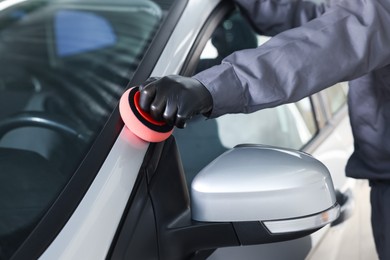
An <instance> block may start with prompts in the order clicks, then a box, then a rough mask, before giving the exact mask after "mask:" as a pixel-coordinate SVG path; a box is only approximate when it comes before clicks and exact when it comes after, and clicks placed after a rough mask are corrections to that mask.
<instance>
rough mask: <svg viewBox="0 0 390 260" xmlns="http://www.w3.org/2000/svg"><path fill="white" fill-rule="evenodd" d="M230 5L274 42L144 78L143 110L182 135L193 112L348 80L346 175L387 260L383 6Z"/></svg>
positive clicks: (388, 126)
mask: <svg viewBox="0 0 390 260" xmlns="http://www.w3.org/2000/svg"><path fill="white" fill-rule="evenodd" d="M235 2H236V3H237V5H238V6H239V7H240V9H241V11H242V12H243V13H244V14H245V15H246V17H248V19H249V20H250V22H251V24H252V25H253V26H254V28H256V29H257V30H258V31H259V32H261V33H263V34H268V35H275V36H274V37H273V38H272V39H271V40H270V41H268V42H267V43H265V44H264V45H262V46H260V47H259V48H256V49H248V50H243V51H238V52H235V53H233V54H232V55H230V56H228V57H226V58H225V59H224V60H223V61H222V63H221V64H220V65H217V66H214V67H212V68H210V69H207V70H205V71H202V72H200V73H198V74H196V75H195V76H193V77H192V78H188V77H181V76H167V77H163V78H159V79H150V80H148V81H147V82H145V84H143V86H141V87H140V89H141V97H140V105H141V107H142V108H143V109H144V110H146V111H149V112H150V113H151V114H152V116H153V117H155V118H156V119H164V120H165V121H167V122H168V123H170V124H174V125H176V126H177V127H179V128H182V127H184V126H185V122H186V121H187V120H189V119H190V118H191V117H192V116H194V115H196V114H203V115H205V116H207V117H218V116H220V115H223V114H226V113H250V112H253V111H256V110H259V109H263V108H269V107H274V106H278V105H281V104H284V103H290V102H295V101H298V100H300V99H301V98H303V97H305V96H308V95H311V94H313V93H315V92H318V91H320V90H322V89H324V88H327V87H329V86H332V85H333V84H335V83H337V82H341V81H350V90H349V109H350V111H349V112H350V118H351V125H352V130H353V134H354V138H355V151H354V153H353V154H352V156H351V158H350V159H349V161H348V164H347V167H346V173H347V176H349V177H353V178H361V179H368V180H369V181H370V184H371V206H372V227H373V233H374V239H375V244H376V248H377V252H378V255H379V258H380V259H384V260H389V259H390V0H340V1H334V2H333V3H332V4H318V5H315V4H313V3H310V2H305V1H301V0H236V1H235ZM294 27H295V28H294ZM292 28H293V29H292Z"/></svg>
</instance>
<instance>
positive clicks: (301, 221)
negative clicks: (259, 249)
mask: <svg viewBox="0 0 390 260" xmlns="http://www.w3.org/2000/svg"><path fill="white" fill-rule="evenodd" d="M191 204H192V205H191V209H192V218H193V219H194V220H196V221H200V222H234V223H237V224H236V229H240V228H239V226H240V225H241V226H242V225H244V226H246V228H247V229H248V228H250V229H251V230H252V231H253V228H255V229H256V227H257V228H259V229H266V230H262V231H261V232H262V233H265V234H267V233H268V234H269V237H268V236H266V237H263V238H262V239H260V241H257V242H256V241H255V242H254V243H258V242H272V241H278V240H286V239H292V238H295V236H294V233H295V234H296V237H299V236H300V235H301V234H302V232H305V231H308V233H311V232H314V231H315V230H317V229H319V228H321V227H323V226H325V225H326V224H328V223H331V222H332V221H334V220H335V219H337V217H338V215H339V208H340V207H339V205H338V204H337V202H336V196H335V191H334V188H333V183H332V179H331V176H330V174H329V171H328V169H327V168H326V167H325V166H324V165H323V164H322V163H321V162H319V161H318V160H316V159H315V158H313V157H312V156H310V155H308V154H306V153H303V152H300V151H295V150H289V149H282V148H277V147H270V146H261V145H241V146H237V147H235V148H233V149H231V150H229V151H227V152H225V153H224V154H222V155H221V156H219V157H218V158H217V159H215V160H214V161H213V162H211V163H210V164H209V165H208V166H206V168H204V169H203V170H202V171H201V172H200V173H199V174H198V175H197V176H196V177H195V179H194V180H193V182H192V187H191ZM245 223H252V224H254V225H252V226H251V225H249V226H248V224H247V225H245ZM261 232H260V233H261ZM283 234H287V235H288V237H287V238H283ZM273 235H279V239H276V240H275V236H274V237H273ZM280 235H282V236H280ZM243 236H245V234H243Z"/></svg>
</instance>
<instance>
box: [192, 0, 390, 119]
mask: <svg viewBox="0 0 390 260" xmlns="http://www.w3.org/2000/svg"><path fill="white" fill-rule="evenodd" d="M389 24H390V2H389V1H388V0H346V1H344V2H340V3H338V4H337V5H334V6H332V8H330V9H329V10H328V11H327V12H326V13H324V15H322V16H320V17H318V18H317V19H314V20H312V21H311V22H308V23H306V24H304V25H303V26H301V27H299V28H296V29H292V30H288V31H286V32H284V33H280V34H279V35H277V36H275V37H274V38H272V39H271V40H270V41H268V42H267V43H266V44H264V45H262V46H260V47H259V48H257V49H249V50H243V51H239V52H236V53H234V54H232V55H230V56H228V57H227V58H226V59H225V60H224V61H223V62H222V64H221V65H218V66H214V67H212V68H210V69H208V70H205V71H203V72H201V73H199V74H197V75H195V76H194V77H193V78H195V79H197V80H199V81H200V82H201V83H202V84H203V85H205V86H206V88H207V89H208V90H209V91H210V93H211V95H212V99H213V110H212V114H211V116H212V117H216V116H219V115H222V114H225V113H249V112H253V111H256V110H259V109H263V108H268V107H274V106H277V105H280V104H284V103H289V102H295V101H297V100H299V99H301V98H303V97H305V96H308V95H311V94H313V93H315V92H318V91H320V90H322V89H324V88H326V87H329V86H331V85H333V84H335V83H337V82H341V81H347V80H352V79H355V78H357V77H360V76H362V75H364V74H366V73H367V72H370V71H373V70H375V69H377V68H380V67H383V66H385V65H387V64H389V63H390V47H389V46H390V26H389Z"/></svg>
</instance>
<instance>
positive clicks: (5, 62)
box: [0, 0, 162, 259]
mask: <svg viewBox="0 0 390 260" xmlns="http://www.w3.org/2000/svg"><path fill="white" fill-rule="evenodd" d="M7 2H8V6H7V5H5V4H3V5H1V6H0V8H1V7H2V8H1V10H0V57H1V60H0V66H1V68H2V69H1V70H0V169H1V171H0V259H8V258H9V257H10V256H11V255H12V253H13V252H14V251H15V250H16V249H17V248H18V246H19V245H20V244H21V243H22V242H23V240H24V239H25V238H26V237H27V236H28V234H29V233H30V232H31V230H32V229H33V228H34V226H35V225H36V223H37V222H38V221H39V220H40V218H41V217H42V216H43V214H44V213H45V211H46V209H48V207H49V206H50V205H51V203H52V202H53V201H54V199H55V198H56V196H57V195H58V194H59V192H60V191H61V189H62V188H63V186H64V185H65V184H66V182H67V180H68V179H69V178H70V177H71V175H72V173H73V172H74V170H75V169H76V168H77V166H78V164H79V162H80V161H81V160H82V159H83V157H84V154H85V152H86V151H87V150H88V149H89V147H90V145H91V143H92V142H93V140H94V137H95V136H96V135H97V134H98V133H99V131H100V129H101V128H102V126H103V124H104V123H105V121H106V119H107V117H108V116H109V114H110V113H111V112H112V110H113V109H114V108H115V106H116V104H117V101H118V99H119V97H120V95H121V94H122V92H123V91H124V88H125V87H126V85H127V82H128V81H129V80H130V79H131V77H132V76H133V74H134V72H135V70H136V68H137V67H138V65H139V63H140V61H141V59H142V58H143V55H144V53H145V51H146V49H147V47H148V45H149V44H150V42H151V38H152V37H153V35H154V33H155V32H156V30H157V27H158V25H159V24H160V23H161V17H162V14H161V10H160V8H159V7H158V6H157V5H156V4H154V3H153V2H151V1H142V2H141V1H137V2H133V1H106V2H104V1H98V3H99V4H98V5H93V4H92V1H91V2H90V1H86V0H84V1H53V0H52V1H33V0H32V1H14V2H12V3H14V4H13V5H10V4H9V3H11V1H7ZM105 3H108V4H109V5H107V4H105Z"/></svg>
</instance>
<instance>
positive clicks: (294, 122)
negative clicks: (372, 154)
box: [174, 11, 354, 259]
mask: <svg viewBox="0 0 390 260" xmlns="http://www.w3.org/2000/svg"><path fill="white" fill-rule="evenodd" d="M214 19H216V20H218V19H220V22H219V23H218V26H217V27H215V29H214V30H213V31H212V34H211V36H210V37H209V38H207V37H205V36H202V37H203V38H202V41H203V43H202V44H200V45H201V46H204V48H203V47H200V49H201V50H199V49H195V50H194V51H193V53H196V54H197V55H194V56H192V57H191V58H190V60H189V62H188V67H186V68H185V70H184V73H185V74H187V75H191V74H192V73H196V72H198V71H201V70H203V69H206V68H208V67H211V66H213V65H216V64H219V63H220V62H221V60H222V59H223V58H224V57H225V56H226V55H229V54H230V53H232V52H233V51H236V50H240V49H245V48H256V47H257V46H259V45H261V44H262V43H263V42H265V41H267V40H268V38H266V37H263V36H261V35H257V34H256V33H255V32H254V31H253V30H252V29H251V27H250V25H249V24H248V23H247V22H246V20H245V18H243V17H242V16H241V15H240V13H239V12H237V11H233V13H229V15H227V16H224V17H223V18H221V17H218V18H215V17H214ZM214 22H215V21H214ZM209 30H210V29H209ZM204 31H205V34H207V33H208V34H209V35H210V31H207V29H205V30H204ZM205 38H206V39H205ZM195 48H196V47H195ZM197 48H199V46H197ZM345 84H346V83H340V84H337V85H335V86H333V87H331V88H329V89H327V90H324V91H323V92H321V93H319V94H316V95H313V96H312V97H308V98H304V99H302V100H300V101H299V102H297V103H294V104H287V105H283V106H279V107H276V108H272V109H265V110H263V111H258V112H255V113H252V114H249V115H225V116H222V117H220V118H217V119H212V120H204V119H203V118H196V119H195V120H193V121H191V122H189V123H188V125H187V127H186V129H185V130H183V131H176V132H175V133H174V136H175V138H176V141H177V143H178V147H179V151H180V154H181V158H182V162H183V167H184V171H185V175H186V178H187V183H188V184H190V183H191V181H192V179H193V178H194V176H195V175H196V174H197V173H198V172H199V171H200V170H201V169H202V168H203V167H204V166H205V165H207V164H208V163H209V162H210V161H212V160H213V159H214V158H215V157H216V156H218V155H219V154H221V153H222V152H224V151H226V150H227V149H229V148H231V147H234V146H235V145H238V144H242V143H260V144H267V145H276V146H281V147H288V148H294V149H301V150H303V151H306V152H308V153H311V154H313V155H314V156H315V157H316V158H318V159H320V160H321V161H322V162H323V163H324V164H325V165H327V166H328V167H329V169H330V172H331V174H332V177H333V179H334V182H335V187H336V189H337V190H338V197H339V200H340V203H341V204H342V205H344V207H343V210H342V214H341V216H340V218H339V219H338V221H336V222H335V224H336V223H338V224H339V223H342V222H343V221H345V220H346V219H348V216H350V214H351V212H352V209H353V207H352V206H353V194H352V189H353V185H354V181H353V180H351V179H349V178H346V176H345V172H344V167H345V165H346V162H347V160H348V157H349V155H350V154H351V152H352V149H353V140H352V133H351V130H350V126H349V119H348V115H347V107H346V87H345ZM189 136H191V138H190V137H189ZM325 234H326V228H325V229H321V230H319V231H318V232H317V233H315V234H314V235H312V236H310V237H305V238H301V239H297V240H294V241H287V242H280V243H274V244H267V245H256V246H249V247H240V248H237V247H232V248H221V249H218V250H216V252H214V253H213V254H212V255H211V256H210V258H209V259H238V258H243V259H260V258H261V259H263V258H264V259H303V258H305V257H306V256H307V255H308V254H309V253H310V251H311V250H312V249H313V248H314V247H315V246H316V245H317V243H318V241H320V239H321V237H322V236H324V235H325Z"/></svg>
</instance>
